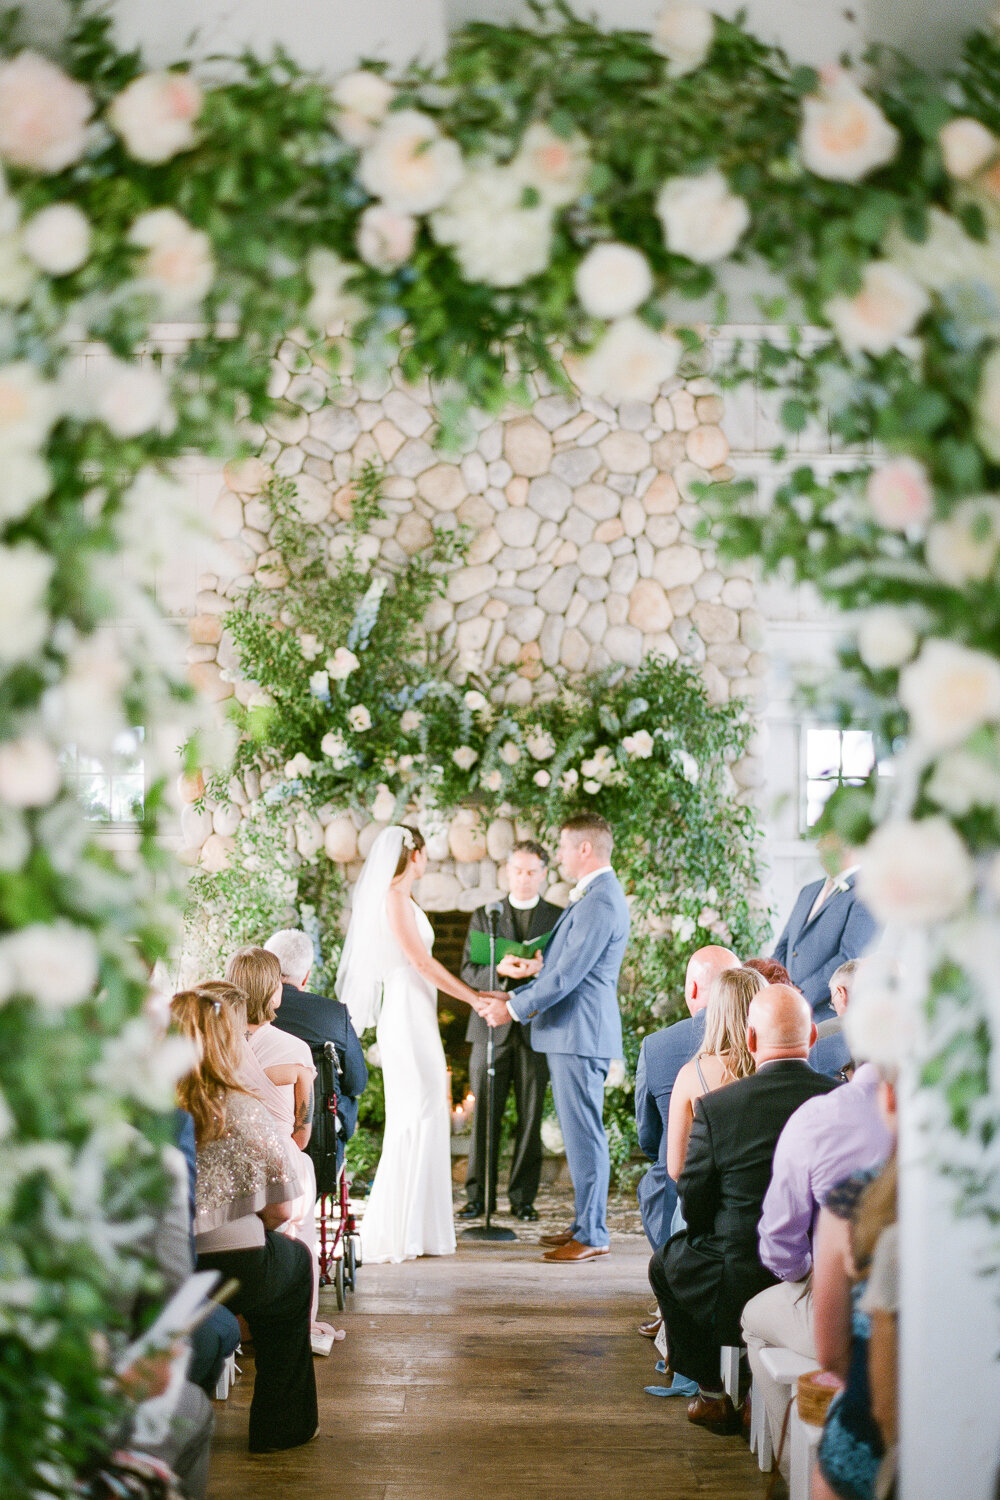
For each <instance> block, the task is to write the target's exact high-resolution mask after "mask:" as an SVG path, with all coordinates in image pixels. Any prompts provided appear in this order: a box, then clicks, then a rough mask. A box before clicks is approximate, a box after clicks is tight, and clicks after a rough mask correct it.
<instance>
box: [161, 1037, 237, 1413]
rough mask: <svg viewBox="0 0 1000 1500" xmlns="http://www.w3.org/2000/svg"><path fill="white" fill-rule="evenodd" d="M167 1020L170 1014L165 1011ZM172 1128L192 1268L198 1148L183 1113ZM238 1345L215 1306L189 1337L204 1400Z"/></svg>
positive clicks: (232, 1325) (233, 1328) (193, 1372)
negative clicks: (183, 1187) (182, 1178)
mask: <svg viewBox="0 0 1000 1500" xmlns="http://www.w3.org/2000/svg"><path fill="white" fill-rule="evenodd" d="M167 1014H168V1016H169V1010H168V1011H167ZM174 1127H175V1139H176V1142H177V1149H178V1151H179V1152H180V1154H181V1156H182V1157H183V1158H184V1167H185V1171H186V1174H187V1175H186V1180H187V1225H188V1237H189V1241H190V1249H191V1265H192V1267H193V1266H194V1261H195V1250H194V1215H195V1206H194V1199H195V1175H196V1172H197V1155H198V1153H197V1147H196V1146H195V1140H194V1121H193V1120H192V1118H191V1116H190V1115H189V1114H188V1112H187V1110H185V1109H177V1110H175V1111H174ZM239 1342H240V1325H239V1323H238V1322H237V1321H236V1319H235V1318H234V1317H233V1315H232V1313H231V1312H230V1311H229V1308H228V1307H222V1306H219V1305H216V1306H215V1307H213V1309H212V1311H211V1312H210V1313H209V1315H208V1317H207V1318H206V1319H205V1320H204V1322H202V1323H199V1324H198V1327H197V1328H196V1329H195V1330H194V1331H193V1333H192V1334H191V1363H190V1364H189V1366H188V1379H189V1380H190V1381H191V1383H192V1385H196V1386H199V1387H200V1388H201V1390H203V1391H204V1392H205V1394H206V1396H214V1395H215V1387H216V1386H217V1384H218V1382H219V1376H220V1375H221V1374H222V1369H223V1366H224V1365H225V1363H226V1360H227V1359H228V1358H229V1356H230V1355H231V1354H235V1352H236V1350H237V1349H238V1347H239Z"/></svg>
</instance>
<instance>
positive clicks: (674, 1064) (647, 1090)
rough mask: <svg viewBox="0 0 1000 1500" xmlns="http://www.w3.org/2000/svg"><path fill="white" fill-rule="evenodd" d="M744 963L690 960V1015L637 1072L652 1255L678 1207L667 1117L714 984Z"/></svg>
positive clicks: (652, 1041)
mask: <svg viewBox="0 0 1000 1500" xmlns="http://www.w3.org/2000/svg"><path fill="white" fill-rule="evenodd" d="M739 966H740V961H739V959H738V958H737V957H736V954H735V953H731V952H730V950H729V949H728V948H720V947H717V946H716V945H715V944H712V945H710V946H709V947H707V948H699V949H697V951H696V952H694V953H692V955H691V957H690V958H689V959H688V966H687V974H686V976H685V980H684V1000H685V1002H686V1004H687V1008H688V1011H689V1012H690V1014H689V1015H686V1016H685V1017H684V1018H683V1020H681V1021H675V1022H674V1024H673V1025H672V1026H664V1027H663V1029H662V1031H654V1032H651V1033H650V1035H649V1036H647V1037H644V1038H643V1042H642V1046H641V1047H640V1048H639V1061H638V1063H637V1065H636V1070H635V1123H636V1125H637V1127H638V1131H639V1145H640V1146H641V1147H642V1149H643V1151H644V1152H645V1154H646V1155H647V1156H648V1157H649V1160H650V1163H651V1165H650V1166H649V1167H647V1168H646V1172H645V1175H644V1176H643V1177H642V1178H641V1179H640V1182H639V1185H638V1187H637V1188H636V1196H637V1197H638V1199H639V1211H640V1213H641V1214H642V1227H643V1229H644V1230H645V1231H646V1238H647V1239H648V1240H649V1243H650V1246H651V1248H652V1249H653V1250H659V1249H661V1247H662V1246H663V1245H665V1244H666V1242H667V1240H668V1239H669V1237H670V1221H671V1219H672V1218H673V1216H674V1207H675V1205H676V1203H677V1185H676V1183H675V1182H674V1180H673V1178H672V1177H670V1176H669V1175H668V1173H667V1115H668V1114H669V1112H670V1095H671V1093H672V1092H673V1087H674V1081H675V1080H676V1078H677V1075H678V1073H679V1072H680V1070H681V1068H683V1066H684V1064H685V1063H686V1062H690V1060H691V1058H692V1057H694V1055H695V1053H696V1052H697V1051H698V1049H699V1048H700V1046H701V1044H702V1042H703V1040H704V1037H705V1007H706V1005H707V1004H708V996H709V992H710V991H711V988H712V983H713V981H714V980H715V979H716V978H717V977H718V976H719V975H720V974H721V973H722V972H723V970H724V969H738V968H739ZM658 1327H659V1319H658V1318H654V1319H650V1320H648V1321H647V1322H645V1323H643V1324H642V1326H641V1329H640V1332H642V1333H644V1334H646V1335H647V1337H653V1336H654V1335H655V1334H656V1332H657V1329H658Z"/></svg>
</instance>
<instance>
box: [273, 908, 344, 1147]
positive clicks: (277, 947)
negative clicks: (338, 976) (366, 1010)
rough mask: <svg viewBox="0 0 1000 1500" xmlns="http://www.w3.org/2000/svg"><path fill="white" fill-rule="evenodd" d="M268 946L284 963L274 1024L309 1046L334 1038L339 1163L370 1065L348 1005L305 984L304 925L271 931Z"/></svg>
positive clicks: (309, 950)
mask: <svg viewBox="0 0 1000 1500" xmlns="http://www.w3.org/2000/svg"><path fill="white" fill-rule="evenodd" d="M264 947H265V948H266V949H267V951H268V952H269V953H273V954H274V956H275V958H277V960H278V962H279V963H280V965H281V1005H280V1006H279V1007H278V1013H277V1015H276V1016H275V1018H274V1021H273V1023H272V1024H273V1025H275V1026H277V1028H278V1030H279V1031H287V1032H288V1033H289V1034H290V1035H291V1036H297V1037H298V1038H299V1039H300V1041H303V1042H306V1043H307V1044H308V1045H309V1046H310V1047H322V1046H323V1044H324V1042H332V1043H333V1045H334V1048H335V1049H336V1053H337V1061H338V1063H339V1065H340V1078H339V1080H338V1084H339V1087H338V1090H337V1118H338V1119H339V1120H340V1124H341V1132H340V1134H339V1135H338V1137H337V1144H338V1151H337V1160H338V1163H339V1161H340V1159H341V1155H342V1143H345V1142H347V1141H349V1140H350V1138H351V1136H352V1135H353V1134H354V1132H355V1130H356V1128H357V1124H358V1100H359V1099H360V1097H361V1095H362V1094H363V1093H364V1091H365V1088H366V1087H367V1084H368V1068H367V1066H366V1065H365V1054H364V1053H363V1051H362V1050H361V1043H360V1042H359V1041H358V1038H357V1035H356V1034H355V1030H354V1027H353V1026H352V1025H351V1018H350V1016H349V1015H348V1014H347V1006H346V1005H343V1004H342V1003H341V1002H340V1001H339V1000H333V999H331V998H330V997H329V996H328V995H314V994H312V993H311V992H310V991H309V990H307V989H306V985H307V984H308V982H309V971H310V969H311V968H312V963H313V956H314V955H313V945H312V939H311V938H310V937H309V936H308V935H307V934H306V933H304V932H302V931H301V930H300V929H298V928H295V927H285V928H283V929H282V930H281V932H276V933H275V934H274V936H273V937H269V938H268V940H267V942H266V943H265V944H264Z"/></svg>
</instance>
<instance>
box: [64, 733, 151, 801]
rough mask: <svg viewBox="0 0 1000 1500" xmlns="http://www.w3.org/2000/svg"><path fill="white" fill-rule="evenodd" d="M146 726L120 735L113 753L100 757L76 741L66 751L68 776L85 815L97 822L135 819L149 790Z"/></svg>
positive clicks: (65, 761) (114, 745) (65, 766)
mask: <svg viewBox="0 0 1000 1500" xmlns="http://www.w3.org/2000/svg"><path fill="white" fill-rule="evenodd" d="M144 737H145V732H144V731H143V730H142V729H126V730H123V731H122V733H121V734H119V735H117V736H116V738H115V741H114V744H113V746H112V751H111V755H110V756H109V757H108V758H107V759H106V760H100V759H98V758H97V757H96V756H94V755H88V754H86V753H85V752H84V751H81V750H78V749H77V748H76V746H75V745H71V746H69V748H68V749H67V750H65V751H64V752H63V756H62V762H63V768H64V770H65V773H66V779H67V781H68V782H69V783H70V785H72V786H74V787H75V789H76V793H77V796H78V797H79V798H80V801H81V802H82V803H83V809H84V814H85V816H86V817H87V818H88V819H89V820H90V821H91V822H94V823H135V822H137V821H138V820H139V818H140V817H141V816H142V809H143V802H144V799H145V793H146V774H145V764H144V762H143V739H144Z"/></svg>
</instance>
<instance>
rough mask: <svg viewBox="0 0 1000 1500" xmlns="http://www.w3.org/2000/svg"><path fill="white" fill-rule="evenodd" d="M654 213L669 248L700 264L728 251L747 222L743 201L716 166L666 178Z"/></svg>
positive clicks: (726, 253) (715, 258) (748, 210)
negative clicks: (698, 171) (702, 170)
mask: <svg viewBox="0 0 1000 1500" xmlns="http://www.w3.org/2000/svg"><path fill="white" fill-rule="evenodd" d="M656 213H657V217H658V218H659V220H660V222H661V224H662V225H663V236H664V239H665V240H666V243H667V248H668V250H671V251H673V253H674V254H675V255H685V256H687V258H688V260H693V261H697V262H698V264H700V265H710V264H712V263H713V262H714V261H718V260H724V259H725V257H726V256H727V255H731V254H732V253H733V251H734V250H735V249H736V246H737V245H738V244H739V242H740V240H741V239H742V238H743V235H744V233H745V231H746V229H747V227H748V225H749V223H750V209H749V207H748V206H747V204H746V202H745V201H744V200H743V199H742V198H740V197H738V196H737V195H736V194H735V193H734V192H733V191H732V190H731V188H730V186H729V183H728V182H727V181H726V179H725V177H724V176H723V175H722V173H721V172H719V171H717V170H716V169H715V168H712V169H711V170H709V171H707V172H700V173H698V174H697V175H696V176H693V177H672V178H671V179H670V180H669V181H668V182H665V183H664V185H663V187H662V188H661V189H660V193H659V196H658V198H657V200H656Z"/></svg>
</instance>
